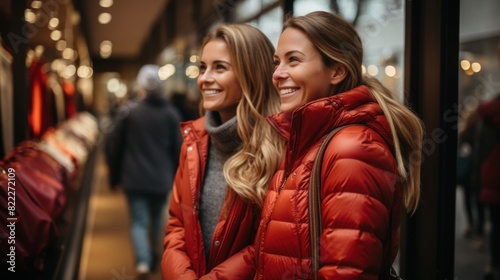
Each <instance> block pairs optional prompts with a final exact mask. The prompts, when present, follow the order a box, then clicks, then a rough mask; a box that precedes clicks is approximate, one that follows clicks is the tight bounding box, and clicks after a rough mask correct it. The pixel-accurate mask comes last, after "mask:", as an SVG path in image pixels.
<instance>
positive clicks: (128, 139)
mask: <svg viewBox="0 0 500 280" xmlns="http://www.w3.org/2000/svg"><path fill="white" fill-rule="evenodd" d="M158 70H159V67H158V66H157V65H152V64H147V65H144V66H143V67H142V68H141V69H140V70H139V73H138V75H137V86H138V90H140V91H144V92H145V97H144V98H142V99H137V100H132V101H129V102H128V103H126V104H124V105H122V106H121V107H120V108H119V109H118V112H117V113H116V116H115V122H114V125H115V127H114V130H112V131H111V132H110V133H109V134H108V136H107V139H106V148H105V152H106V158H107V162H108V165H109V170H110V185H111V187H112V188H113V189H116V188H118V187H121V188H123V191H124V192H125V195H126V198H127V203H128V207H129V211H130V231H131V236H132V245H133V249H134V254H135V262H136V272H137V273H138V274H139V275H140V277H143V278H147V275H148V274H149V273H150V272H152V271H154V270H155V268H156V266H157V264H158V262H159V256H160V255H159V253H158V252H157V248H158V247H159V241H160V237H161V236H162V233H163V231H162V227H163V211H162V210H163V208H164V206H165V204H166V201H167V196H168V193H169V192H170V191H171V188H172V182H173V178H174V174H175V170H176V168H177V166H178V159H179V154H180V146H181V142H182V137H181V135H180V131H179V123H180V121H181V117H180V113H179V112H178V111H177V109H176V108H175V107H174V106H173V105H171V104H170V102H168V100H167V99H166V98H165V96H164V94H163V88H162V81H161V80H160V78H159V76H158Z"/></svg>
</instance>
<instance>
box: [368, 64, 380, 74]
mask: <svg viewBox="0 0 500 280" xmlns="http://www.w3.org/2000/svg"><path fill="white" fill-rule="evenodd" d="M366 72H368V75H370V76H372V77H375V76H377V75H378V67H377V66H375V65H373V64H371V65H368V67H367V68H366Z"/></svg>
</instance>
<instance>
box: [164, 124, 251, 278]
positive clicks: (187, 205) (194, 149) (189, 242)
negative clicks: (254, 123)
mask: <svg viewBox="0 0 500 280" xmlns="http://www.w3.org/2000/svg"><path fill="white" fill-rule="evenodd" d="M181 131H182V134H183V137H184V142H183V144H182V148H181V155H180V160H179V168H178V169H177V174H176V176H175V180H174V185H173V190H172V198H171V201H170V209H169V214H170V217H169V220H168V224H167V228H166V236H165V238H164V249H165V250H164V253H163V258H162V262H161V270H162V276H163V279H175V280H177V279H198V278H200V277H202V276H203V278H204V279H205V278H206V279H208V278H211V279H242V278H245V276H242V275H241V273H242V272H241V271H239V270H237V269H234V267H235V265H236V264H235V265H233V264H234V263H233V264H231V265H227V262H226V263H224V261H225V260H226V259H227V258H229V257H230V256H232V255H234V254H235V253H237V252H239V251H240V250H241V249H242V248H244V247H246V246H248V245H250V244H252V242H253V239H254V236H255V232H256V231H257V226H258V222H259V218H260V216H259V214H260V210H257V209H256V208H255V207H254V206H252V205H251V204H249V203H246V202H244V201H243V200H241V199H238V198H237V199H235V200H234V203H232V205H231V206H228V200H227V197H226V201H225V202H224V206H223V211H222V213H226V214H221V217H220V218H219V222H218V224H217V226H216V228H215V231H214V236H213V242H212V244H214V245H213V246H212V248H210V257H209V258H208V259H209V261H208V263H207V262H206V259H207V258H206V257H205V251H204V246H203V237H202V233H201V226H200V221H199V218H198V217H199V212H198V208H199V204H200V189H201V184H202V182H203V178H204V176H205V167H206V164H207V158H208V148H209V135H208V134H207V132H206V130H205V118H204V117H202V118H200V119H198V120H195V121H188V122H185V123H182V124H181ZM228 207H229V209H228ZM239 261H240V260H239V259H238V260H237V262H239ZM246 273H248V271H247V272H246Z"/></svg>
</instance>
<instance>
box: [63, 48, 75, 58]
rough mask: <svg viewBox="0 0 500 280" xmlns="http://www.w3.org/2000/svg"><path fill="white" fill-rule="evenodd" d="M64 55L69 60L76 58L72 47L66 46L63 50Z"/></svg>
mask: <svg viewBox="0 0 500 280" xmlns="http://www.w3.org/2000/svg"><path fill="white" fill-rule="evenodd" d="M62 57H63V58H64V59H67V60H74V57H75V52H74V51H73V49H72V48H65V49H64V51H63V52H62Z"/></svg>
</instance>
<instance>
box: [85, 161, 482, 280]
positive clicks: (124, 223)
mask: <svg viewBox="0 0 500 280" xmlns="http://www.w3.org/2000/svg"><path fill="white" fill-rule="evenodd" d="M107 176H108V173H107V168H106V166H105V163H104V157H103V154H102V153H98V155H97V159H96V166H95V171H94V182H93V190H92V191H93V192H92V195H91V199H90V202H89V203H90V204H89V213H88V216H87V217H88V218H87V219H88V220H87V229H86V235H85V239H84V245H83V250H82V251H83V252H82V256H81V265H80V278H79V280H134V279H137V277H136V273H135V267H134V261H133V253H132V247H131V242H130V235H129V228H128V226H129V224H128V223H129V218H128V213H127V211H128V209H127V205H126V203H125V197H124V195H123V193H122V192H121V191H117V192H112V191H110V189H109V186H108V183H107V182H108V181H107V180H108V177H107ZM456 199H457V208H456V242H455V244H456V247H455V257H456V258H455V280H481V279H482V275H483V271H484V268H485V266H486V263H487V261H488V251H487V249H486V247H485V246H483V247H482V248H477V247H476V246H475V245H476V243H475V240H474V239H465V238H463V237H462V233H463V230H464V229H465V218H464V209H463V206H462V205H463V204H462V201H463V193H462V191H461V189H460V188H458V189H457V196H456ZM165 214H166V212H165ZM159 246H161V245H159ZM160 279H161V276H160V273H159V272H157V273H156V274H153V275H151V277H150V280H160Z"/></svg>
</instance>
